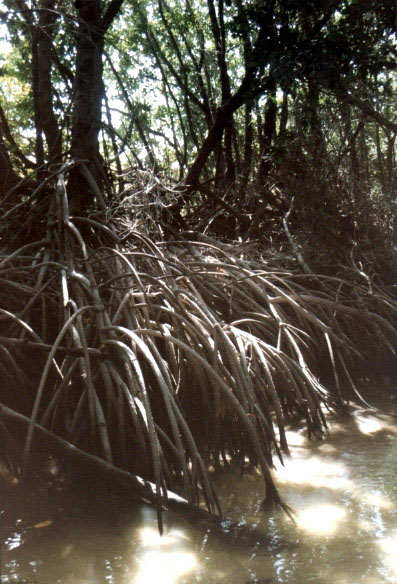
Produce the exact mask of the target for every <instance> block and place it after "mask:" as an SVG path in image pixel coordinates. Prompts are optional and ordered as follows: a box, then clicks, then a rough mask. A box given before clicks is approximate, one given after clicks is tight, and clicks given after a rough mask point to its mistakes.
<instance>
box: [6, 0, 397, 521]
mask: <svg viewBox="0 0 397 584" xmlns="http://www.w3.org/2000/svg"><path fill="white" fill-rule="evenodd" d="M0 22H2V28H1V29H0V30H1V31H2V34H3V37H4V41H3V42H2V47H3V49H4V51H3V57H0V67H1V77H0V92H1V93H0V99H1V102H0V213H1V216H2V225H1V234H0V235H1V237H2V242H1V249H0V253H1V256H0V271H1V278H2V282H1V290H0V302H1V304H0V319H1V335H2V336H1V343H2V344H1V348H0V384H1V387H2V394H3V395H2V400H1V401H2V402H3V404H4V405H6V406H7V408H8V409H4V408H3V414H4V415H6V412H8V413H10V412H11V410H10V408H11V409H12V410H13V411H14V412H19V413H21V414H24V415H26V416H28V418H29V419H30V422H29V428H28V432H27V437H26V440H25V448H24V455H23V456H22V457H21V459H20V460H19V462H15V460H18V456H17V449H12V450H13V451H12V453H10V456H9V458H10V461H9V462H10V464H11V465H13V466H14V467H15V465H16V466H17V467H18V468H19V465H20V466H21V468H22V470H23V468H24V466H25V465H26V462H27V460H28V457H29V453H30V450H31V447H32V444H34V439H35V432H34V429H35V424H36V423H39V424H40V425H41V426H42V427H46V428H49V429H51V431H52V432H53V433H55V434H56V435H57V436H58V437H63V438H65V439H66V440H67V441H68V442H69V443H72V444H75V445H78V446H80V447H81V448H82V449H83V450H85V451H87V452H90V453H95V454H97V455H98V456H100V457H102V458H104V459H105V460H106V461H107V462H108V463H109V464H112V465H115V466H117V467H119V468H123V469H126V470H128V471H130V472H133V473H134V474H137V475H139V476H141V477H143V478H145V479H148V480H152V481H154V482H155V485H156V487H155V489H154V490H155V492H156V497H157V502H158V506H159V508H160V503H161V501H164V497H166V493H167V490H168V489H173V490H176V491H178V492H179V493H181V494H182V495H183V496H184V497H186V498H187V499H188V501H189V502H190V503H192V504H194V505H197V504H198V503H199V502H200V501H201V500H204V501H205V503H206V505H207V507H208V509H210V510H212V511H216V510H218V508H219V506H218V503H217V499H216V494H215V493H214V492H213V489H212V487H211V482H210V476H209V474H208V469H209V468H210V467H211V468H214V469H215V470H217V469H218V468H220V467H221V466H222V465H225V464H229V461H230V460H234V461H237V462H238V463H239V464H241V465H242V467H244V466H246V465H255V466H259V467H260V469H261V471H262V473H263V475H264V479H265V483H266V503H267V504H272V503H276V504H279V505H282V506H284V508H285V509H286V510H287V512H288V507H286V506H285V505H284V503H283V502H282V501H281V500H280V498H279V495H278V493H277V489H276V487H275V485H274V482H273V478H272V474H271V472H270V469H271V467H272V456H273V455H274V453H276V455H278V456H280V457H282V453H283V452H288V444H287V440H286V437H285V428H286V425H287V424H288V423H289V422H290V421H291V420H292V419H295V418H297V417H298V418H300V417H302V418H305V419H306V423H307V428H308V431H309V433H315V434H321V432H322V431H323V429H324V426H325V419H324V414H323V410H324V407H328V408H334V409H338V408H339V409H340V408H343V403H344V399H346V397H347V395H348V392H347V389H346V388H347V386H349V387H350V389H351V390H352V391H353V392H354V393H356V394H357V393H358V390H357V387H356V380H357V379H358V378H359V377H360V376H367V377H369V376H370V375H374V374H378V373H379V372H380V371H382V372H385V371H386V368H387V367H392V366H393V359H394V346H395V342H396V338H395V337H396V329H395V324H396V313H397V301H396V298H395V286H394V281H393V278H395V275H396V273H397V269H396V249H395V245H396V228H397V225H396V201H397V199H396V187H397V172H396V154H395V138H396V132H397V117H396V111H395V108H394V90H395V86H396V75H395V71H396V62H397V61H396V56H397V54H396V53H397V50H396V43H395V40H396V38H395V35H396V31H395V23H396V21H395V6H394V3H393V2H392V1H391V0H384V1H382V2H379V1H375V0H335V1H332V2H330V1H328V2H323V1H321V0H305V1H297V0H280V1H278V0H260V1H259V0H216V1H215V0H199V1H196V2H191V1H190V0H184V1H182V0H156V1H154V0H124V1H123V0H110V1H109V2H107V3H105V2H102V1H101V0H76V2H74V3H71V2H69V0H65V1H63V2H60V1H57V0H36V1H35V2H32V3H28V2H25V0H4V1H3V2H2V4H1V7H0ZM369 352H370V354H371V357H372V358H371V364H370V366H369V363H368V359H366V355H368V353H369ZM10 415H11V414H10ZM5 419H7V417H5ZM10 419H12V417H11V418H10ZM2 430H3V431H4V433H5V435H6V436H7V444H9V445H11V444H13V438H12V434H13V432H12V423H11V424H10V423H8V424H7V423H6V422H4V423H2ZM10 451H11V446H10Z"/></svg>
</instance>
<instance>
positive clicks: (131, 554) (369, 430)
mask: <svg viewBox="0 0 397 584" xmlns="http://www.w3.org/2000/svg"><path fill="white" fill-rule="evenodd" d="M387 411H388V414H384V413H380V412H374V411H371V410H367V409H363V408H361V407H355V408H354V411H353V415H352V417H351V418H350V419H346V418H337V419H334V420H333V421H332V423H331V425H330V431H329V434H328V436H327V437H326V439H325V440H311V441H308V440H307V437H306V434H305V432H304V430H303V429H301V428H299V427H297V428H294V429H292V430H290V431H289V433H288V439H289V443H290V445H291V456H290V457H288V458H287V459H286V460H285V464H284V466H281V465H278V469H277V472H276V475H275V476H276V481H277V484H278V486H279V488H280V491H281V494H282V496H283V498H284V500H285V501H286V502H287V503H288V504H289V505H290V506H291V507H293V509H294V510H295V512H296V523H293V522H292V521H291V520H290V519H288V517H286V515H285V514H283V513H279V512H264V511H263V510H261V509H260V502H261V500H262V498H263V493H264V489H263V484H262V480H261V478H260V476H259V475H257V474H249V475H244V476H241V475H240V474H239V473H238V472H237V471H236V470H232V469H227V470H226V471H224V472H223V473H222V476H219V477H217V478H216V480H215V482H216V487H217V490H218V494H219V496H220V499H221V502H222V507H223V510H224V514H225V516H227V517H229V518H230V519H232V520H234V521H237V522H239V525H240V527H239V528H235V527H233V528H230V526H229V524H228V523H227V522H226V523H225V524H224V530H223V532H221V533H219V532H217V533H213V532H212V531H211V530H208V529H207V528H205V527H200V526H199V527H196V528H195V527H193V526H191V525H189V524H187V523H186V522H185V521H184V520H183V519H181V518H178V517H176V516H175V515H173V514H171V513H166V514H165V533H164V535H163V537H160V535H159V534H158V531H157V524H156V515H155V512H154V510H153V509H151V508H149V507H145V506H141V507H139V508H135V509H128V508H125V509H123V508H122V507H120V506H118V510H117V512H115V510H114V509H115V507H114V505H113V506H112V505H110V504H108V502H107V501H105V500H103V499H101V498H100V497H101V496H100V495H99V496H95V493H91V492H90V493H89V494H88V496H87V493H86V491H85V492H84V493H83V492H81V493H79V492H77V496H76V494H75V498H74V500H73V497H72V498H69V499H65V497H63V496H61V493H62V491H63V487H62V485H59V486H58V487H57V489H58V491H59V493H60V495H59V501H58V502H55V503H54V502H53V497H52V496H49V494H48V493H47V494H46V493H45V492H42V493H41V495H40V496H37V495H36V494H33V493H26V492H25V495H24V496H23V497H22V496H21V494H20V493H19V487H17V486H13V485H12V484H11V485H10V484H9V481H7V480H4V481H3V482H4V488H3V496H2V503H3V511H2V557H1V560H2V561H1V566H2V571H1V582H2V584H5V583H14V584H17V583H18V584H22V583H24V584H28V583H29V584H31V583H36V584H102V583H103V584H105V583H106V584H152V583H155V582H159V583H160V584H193V583H201V582H202V583H205V584H207V583H218V582H219V583H223V582H224V583H226V582H227V583H230V584H248V583H252V584H253V583H257V584H276V583H288V584H304V583H305V584H306V583H312V584H359V583H360V584H382V583H390V584H395V583H397V481H396V478H397V418H396V414H397V408H396V406H394V405H393V404H392V405H390V404H389V405H388V408H387ZM50 462H51V461H49V463H50ZM53 464H54V465H55V464H56V463H55V462H54V463H53ZM56 470H57V469H56V466H55V468H54V469H51V465H50V466H49V472H54V473H56ZM52 489H53V487H52ZM55 499H56V497H55ZM98 500H99V503H98Z"/></svg>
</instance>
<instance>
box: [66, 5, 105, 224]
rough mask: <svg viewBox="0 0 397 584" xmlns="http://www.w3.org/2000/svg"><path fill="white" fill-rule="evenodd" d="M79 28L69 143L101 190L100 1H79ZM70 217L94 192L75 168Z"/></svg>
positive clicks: (82, 206)
mask: <svg viewBox="0 0 397 584" xmlns="http://www.w3.org/2000/svg"><path fill="white" fill-rule="evenodd" d="M75 5H76V8H77V12H78V16H79V28H78V31H77V34H76V37H77V39H76V73H75V80H74V90H73V118H72V143H71V149H70V154H71V157H72V158H74V159H77V160H82V161H85V164H86V166H87V168H88V170H89V171H90V172H91V174H92V176H93V178H94V179H95V181H96V183H97V185H98V187H99V188H100V189H101V187H102V173H101V168H100V156H99V142H98V135H99V131H100V128H101V110H102V98H103V91H104V88H103V80H102V72H103V65H102V55H103V47H104V39H103V32H102V30H101V7H100V0H78V1H77V2H76V3H75ZM68 192H69V196H70V201H71V209H72V212H73V213H78V214H80V213H81V212H83V210H84V209H85V207H86V206H87V205H88V204H89V202H90V199H91V198H92V197H93V194H94V193H93V192H92V190H91V188H90V186H89V185H88V183H87V181H86V179H85V178H84V177H83V176H82V174H81V169H80V168H79V167H78V166H77V167H75V168H74V169H73V170H72V171H71V173H70V175H69V182H68Z"/></svg>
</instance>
